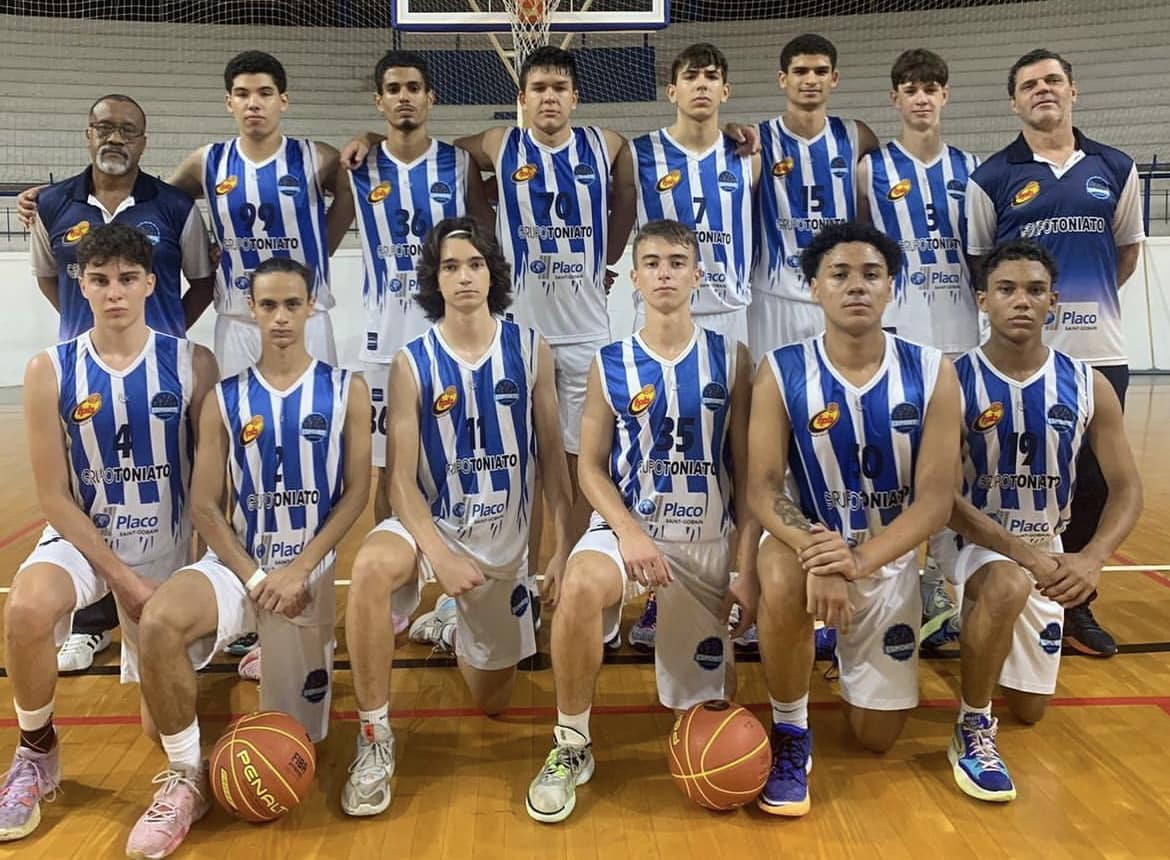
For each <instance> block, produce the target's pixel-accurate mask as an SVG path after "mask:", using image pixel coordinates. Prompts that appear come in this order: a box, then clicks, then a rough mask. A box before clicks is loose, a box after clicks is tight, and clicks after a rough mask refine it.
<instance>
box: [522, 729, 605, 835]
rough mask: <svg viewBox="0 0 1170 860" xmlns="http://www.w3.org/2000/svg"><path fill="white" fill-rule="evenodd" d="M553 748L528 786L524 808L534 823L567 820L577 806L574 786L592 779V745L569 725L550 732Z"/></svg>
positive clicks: (575, 787) (551, 822)
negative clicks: (554, 744)
mask: <svg viewBox="0 0 1170 860" xmlns="http://www.w3.org/2000/svg"><path fill="white" fill-rule="evenodd" d="M553 739H554V741H555V742H556V746H554V747H553V748H552V750H551V751H550V752H549V754H548V758H546V759H545V761H544V767H542V768H541V769H540V773H538V774H537V775H536V778H535V779H534V780H532V783H531V784H530V785H529V786H528V795H527V797H526V798H525V802H524V807H525V809H527V810H528V815H529V816H530V817H532V818H534V819H535V820H537V821H543V822H545V823H546V824H553V823H555V822H557V821H564V820H565V819H566V818H568V817H569V816H570V815H571V814H572V812H573V808H574V807H575V806H576V805H577V786H579V785H584V784H585V783H587V782H589V780H590V778H592V776H593V745H592V744H590V743H589V742H587V741H586V740H585V738H584V736H582V734H581V733H580V732H578V731H576V730H575V729H570V728H569V727H568V726H557V727H556V728H554V729H553Z"/></svg>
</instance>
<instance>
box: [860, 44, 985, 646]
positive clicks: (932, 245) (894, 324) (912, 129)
mask: <svg viewBox="0 0 1170 860" xmlns="http://www.w3.org/2000/svg"><path fill="white" fill-rule="evenodd" d="M949 77H950V75H949V70H948V69H947V64H946V63H945V62H944V61H943V59H942V57H940V56H939V55H938V54H935V53H933V52H932V51H927V50H923V49H921V48H918V49H914V50H910V51H905V52H903V53H902V54H901V55H900V56H899V57H898V59H897V60H895V61H894V65H893V67H892V68H891V69H890V84H891V86H892V89H891V90H890V101H891V102H893V105H894V108H895V110H897V111H898V115H899V117H900V119H901V122H902V129H901V132H900V133H899V135H898V139H897V140H892V141H890V142H889V143H887V144H886V145H885V146H883V147H881V148H880V149H875V150H873V151H872V152H869V153H866V154H865V155H864V156H863V157H862V159H861V163H860V164H859V165H858V167H857V176H858V185H859V187H860V195H859V200H858V207H859V209H860V212H861V215H860V218H861V220H863V221H865V220H872V222H873V224H874V226H875V227H877V228H878V229H879V230H881V231H882V232H883V233H885V234H886V235H887V236H889V237H891V238H892V239H894V240H895V241H896V242H897V243H898V245H899V246H900V247H901V249H902V254H903V257H904V259H905V264H904V265H903V267H902V269H901V270H900V271H899V272H898V273H897V275H896V277H895V278H894V300H893V301H892V302H890V304H889V305H887V306H886V316H885V325H886V328H887V330H889V331H892V332H893V333H894V334H896V335H898V336H899V337H902V338H905V339H906V340H912V341H915V342H916V343H923V344H928V345H930V346H933V347H934V348H935V349H940V350H942V351H943V352H944V353H946V354H947V356H948V357H951V358H957V357H958V356H959V355H960V354H962V353H963V352H966V351H967V350H969V349H972V348H974V346H975V345H976V344H977V343H978V342H979V319H978V312H977V311H976V308H975V294H974V291H973V290H972V289H971V276H970V271H969V270H968V268H967V257H966V255H965V254H964V252H963V240H964V237H965V235H966V227H967V223H966V220H967V218H966V211H965V209H966V207H965V205H964V203H965V198H966V189H967V178H968V176H970V174H971V171H973V170H974V169H975V166H976V165H977V164H978V163H979V160H978V159H977V158H976V157H975V156H974V155H972V154H970V153H968V152H964V151H963V150H961V149H956V148H955V147H953V146H950V145H948V144H946V143H944V142H943V140H942V135H941V133H940V126H941V121H942V109H943V108H944V107H945V106H946V103H947V99H948V98H950V88H949V85H948V79H949ZM954 555H955V548H954V534H952V533H950V532H948V531H946V530H944V531H942V532H940V533H939V534H937V535H933V536H932V537H931V539H930V551H929V553H928V554H927V559H926V569H925V571H924V573H923V577H922V612H923V619H922V630H921V637H922V640H923V642H924V643H929V644H941V643H942V642H943V641H945V640H946V639H947V638H948V636H949V637H951V638H953V636H954V633H953V632H952V631H953V628H954V626H957V625H956V623H949V622H950V620H951V619H952V618H954V617H955V616H956V613H957V611H958V610H957V609H956V607H955V605H954V603H953V602H952V601H951V598H950V597H949V596H948V595H947V592H946V589H945V588H944V587H943V583H942V572H941V571H942V568H944V567H947V566H949V565H950V564H953V562H954ZM940 562H941V563H940Z"/></svg>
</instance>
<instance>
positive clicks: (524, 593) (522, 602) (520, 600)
mask: <svg viewBox="0 0 1170 860" xmlns="http://www.w3.org/2000/svg"><path fill="white" fill-rule="evenodd" d="M508 602H509V603H510V604H511V609H512V614H513V615H515V616H516V617H517V618H523V617H524V613H526V612H527V611H528V604H529V603H531V602H532V595H531V593H529V591H528V586H527V585H517V586H516V587H515V588H513V589H512V595H511V597H510V598H509V601H508Z"/></svg>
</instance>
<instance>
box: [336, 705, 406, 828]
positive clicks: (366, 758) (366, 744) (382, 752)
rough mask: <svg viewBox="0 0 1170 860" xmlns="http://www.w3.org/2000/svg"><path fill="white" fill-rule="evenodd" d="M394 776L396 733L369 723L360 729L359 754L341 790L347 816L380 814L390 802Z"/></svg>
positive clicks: (342, 804) (350, 767) (342, 803)
mask: <svg viewBox="0 0 1170 860" xmlns="http://www.w3.org/2000/svg"><path fill="white" fill-rule="evenodd" d="M392 776H394V732H393V731H391V730H390V729H389V728H387V727H385V726H376V725H368V726H363V727H362V728H361V729H360V730H359V731H358V739H357V755H356V756H355V757H354V760H353V764H351V765H350V766H349V779H348V780H347V781H346V783H345V786H344V787H343V788H342V789H341V808H342V810H344V812H345V814H346V815H377V814H378V813H380V812H384V811H385V809H386V807H387V806H389V805H390V778H391V777H392Z"/></svg>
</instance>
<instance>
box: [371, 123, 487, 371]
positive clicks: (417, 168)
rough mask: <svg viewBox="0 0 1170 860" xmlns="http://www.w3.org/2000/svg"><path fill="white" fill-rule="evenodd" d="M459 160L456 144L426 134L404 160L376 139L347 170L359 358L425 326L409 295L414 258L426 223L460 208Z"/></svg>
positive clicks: (381, 356)
mask: <svg viewBox="0 0 1170 860" xmlns="http://www.w3.org/2000/svg"><path fill="white" fill-rule="evenodd" d="M467 165H468V155H467V153H466V152H465V151H464V150H462V149H459V148H458V147H455V146H452V145H451V144H449V143H442V142H440V141H437V140H433V141H431V146H430V148H429V149H428V150H427V151H426V153H424V154H423V155H421V156H419V157H418V158H416V159H415V160H414V161H412V162H410V163H409V164H407V163H404V162H402V161H399V160H398V159H396V158H395V157H394V156H393V155H391V154H390V151H389V149H388V148H387V147H386V144H385V143H383V144H382V145H381V146H377V147H375V148H374V149H371V150H370V154H369V155H368V156H366V160H365V161H364V162H362V164H361V166H360V167H358V168H356V169H355V170H352V171H350V173H349V179H350V183H351V184H352V186H353V199H354V207H355V209H356V210H357V223H358V230H359V232H360V233H361V239H362V266H363V268H364V271H365V280H364V282H363V284H362V301H363V304H364V305H365V311H366V341H365V347H364V348H363V350H362V359H363V360H365V361H370V362H380V363H383V364H384V363H387V362H389V361H390V360H391V359H393V358H394V354H395V353H397V352H398V350H400V349H401V348H402V347H403V346H404V345H405V344H406V343H408V342H410V341H412V340H414V339H415V338H416V337H418V336H419V335H421V334H422V333H423V332H425V331H426V330H427V329H428V328H430V325H431V323H430V321H429V320H428V319H427V318H426V316H425V315H424V314H423V312H422V308H420V307H419V305H418V303H417V302H415V301H414V297H415V295H416V294H417V293H418V276H417V269H418V261H419V258H420V257H421V256H422V244H423V239H424V238H426V235H427V233H428V232H430V229H431V227H433V226H434V225H435V224H437V223H439V222H440V221H442V220H443V219H444V218H457V217H459V216H462V215H464V214H466V212H467Z"/></svg>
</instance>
